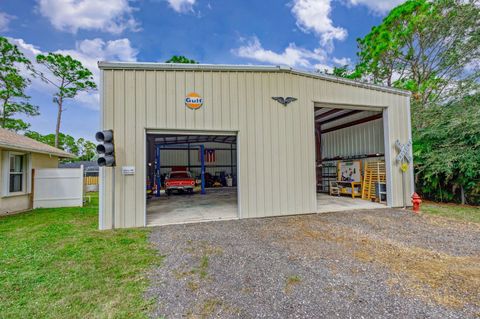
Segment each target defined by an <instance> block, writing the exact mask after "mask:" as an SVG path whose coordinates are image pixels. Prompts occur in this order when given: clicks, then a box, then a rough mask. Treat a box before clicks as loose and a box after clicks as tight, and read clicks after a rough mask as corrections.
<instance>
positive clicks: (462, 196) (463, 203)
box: [460, 185, 466, 205]
mask: <svg viewBox="0 0 480 319" xmlns="http://www.w3.org/2000/svg"><path fill="white" fill-rule="evenodd" d="M460 197H461V201H462V205H465V202H466V201H465V189H463V185H460Z"/></svg>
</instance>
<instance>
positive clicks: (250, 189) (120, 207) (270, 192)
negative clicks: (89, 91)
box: [100, 65, 413, 228]
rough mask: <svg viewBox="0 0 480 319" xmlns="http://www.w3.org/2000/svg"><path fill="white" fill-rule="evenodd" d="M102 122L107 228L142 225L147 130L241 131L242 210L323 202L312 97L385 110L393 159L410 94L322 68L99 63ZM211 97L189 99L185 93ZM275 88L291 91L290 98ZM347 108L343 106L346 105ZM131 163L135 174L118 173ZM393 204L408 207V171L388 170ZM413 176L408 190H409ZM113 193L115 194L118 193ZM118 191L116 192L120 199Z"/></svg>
mask: <svg viewBox="0 0 480 319" xmlns="http://www.w3.org/2000/svg"><path fill="white" fill-rule="evenodd" d="M102 83H103V85H102V86H103V87H102V92H101V94H102V123H101V125H102V128H103V129H113V130H114V132H115V147H116V163H117V166H118V168H117V169H115V174H116V176H115V183H114V184H113V183H112V173H113V171H114V170H113V169H112V168H103V169H102V170H103V172H102V174H101V175H102V179H101V183H102V194H103V195H102V196H101V212H102V214H101V218H102V219H101V220H100V225H101V227H102V228H111V227H112V210H114V216H115V217H114V218H115V227H133V226H144V225H145V206H144V205H145V174H144V171H145V130H151V129H153V130H155V129H159V130H170V131H178V132H181V131H193V132H195V131H198V130H200V131H201V130H204V131H210V132H219V133H222V132H232V131H233V132H237V137H238V144H237V147H238V154H237V156H238V163H239V167H238V169H239V174H238V175H239V176H238V183H239V211H240V217H241V218H249V217H262V216H277V215H290V214H301V213H312V212H315V211H316V204H317V202H316V192H315V140H314V104H315V103H316V102H318V103H330V104H332V105H346V106H348V107H349V108H355V107H356V106H368V107H371V108H374V109H378V110H379V111H383V112H384V117H385V119H384V121H386V122H385V123H387V126H388V130H389V131H388V134H387V135H388V136H387V139H386V141H385V145H386V147H385V148H386V152H387V153H388V156H386V160H387V162H388V163H391V164H393V163H394V155H395V154H396V150H395V148H394V147H395V146H394V142H395V139H396V138H399V139H400V140H401V141H405V140H406V139H407V138H408V137H409V135H410V133H409V111H408V109H409V104H408V103H409V102H408V101H409V97H408V95H405V94H397V93H392V92H384V91H380V90H376V89H370V88H364V87H358V86H355V85H349V84H344V83H338V82H336V81H334V80H327V79H324V78H318V77H315V76H307V75H301V74H294V73H290V72H281V71H277V72H273V71H228V70H225V71H216V70H214V71H211V70H201V69H198V70H195V69H192V70H188V69H185V70H181V69H174V68H172V69H169V70H166V69H155V68H154V67H145V68H143V67H142V66H141V65H139V66H138V67H136V68H135V69H133V68H120V67H118V68H114V67H112V68H111V69H109V68H108V66H104V67H103V71H102ZM189 92H197V93H199V94H201V95H202V97H203V98H204V105H203V107H202V108H201V109H198V110H191V109H188V108H187V107H185V104H184V99H185V95H186V94H187V93H189ZM272 96H283V97H286V96H293V97H296V98H297V99H298V100H297V101H295V102H293V103H291V104H289V105H288V106H287V107H285V106H283V105H281V104H279V103H278V102H276V101H274V100H272ZM339 107H340V106H339ZM124 165H125V166H127V165H128V166H130V165H133V166H135V167H136V170H137V173H136V174H135V175H131V176H123V175H122V174H121V166H124ZM388 174H389V175H388V176H389V180H390V181H391V184H392V185H391V190H392V194H391V198H390V201H389V202H390V203H391V206H401V205H402V204H401V203H402V199H401V174H400V171H399V169H398V170H397V169H393V168H392V169H391V171H390V172H389V173H388ZM411 178H412V177H411V176H410V175H409V176H408V177H407V184H408V185H407V193H411V192H412V188H411V186H410V185H412V184H413V183H410V179H411ZM113 194H115V195H113ZM113 196H114V200H113Z"/></svg>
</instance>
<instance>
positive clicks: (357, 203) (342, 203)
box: [317, 193, 386, 213]
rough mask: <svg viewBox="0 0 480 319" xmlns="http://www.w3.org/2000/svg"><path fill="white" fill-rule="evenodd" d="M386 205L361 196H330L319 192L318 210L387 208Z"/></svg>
mask: <svg viewBox="0 0 480 319" xmlns="http://www.w3.org/2000/svg"><path fill="white" fill-rule="evenodd" d="M385 207H386V205H384V204H379V203H374V202H371V201H368V200H363V199H360V198H355V199H354V198H351V197H350V196H330V195H328V194H324V193H317V212H318V213H329V212H340V211H347V210H357V209H375V208H385Z"/></svg>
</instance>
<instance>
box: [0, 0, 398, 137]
mask: <svg viewBox="0 0 480 319" xmlns="http://www.w3.org/2000/svg"><path fill="white" fill-rule="evenodd" d="M401 2H403V0H286V1H282V0H263V1H262V0H135V1H129V0H108V1H99V0H30V1H12V0H2V1H1V2H0V33H1V34H2V35H3V36H6V37H8V38H10V40H11V41H13V42H15V43H16V44H17V45H18V46H19V48H20V49H22V50H23V51H24V53H25V54H26V55H27V56H29V57H30V58H32V59H33V58H34V56H35V55H36V54H38V53H40V52H61V53H64V54H70V55H72V56H73V57H75V58H77V59H78V60H80V61H82V63H83V64H84V65H85V66H87V67H89V68H90V69H91V70H92V72H94V74H95V78H96V80H98V69H97V68H96V61H98V60H110V61H114V60H118V61H149V62H164V61H165V60H166V59H168V58H169V57H171V56H172V55H185V56H187V57H189V58H192V59H195V60H197V61H199V62H201V63H226V64H273V65H288V66H291V67H294V68H298V69H304V70H325V69H327V68H331V67H332V66H334V65H341V64H344V63H350V64H353V63H354V62H355V59H356V57H355V53H356V39H357V38H358V37H362V36H364V35H365V34H367V33H368V31H369V30H370V29H371V27H372V26H374V25H377V24H379V23H380V22H381V20H382V18H383V17H384V16H385V14H387V13H388V11H389V10H390V9H391V8H392V7H394V6H395V5H398V4H399V3H401ZM52 92H53V90H52V88H51V87H49V86H48V85H46V84H45V83H42V82H40V81H39V80H33V82H32V85H31V86H30V88H29V90H28V93H29V94H30V96H31V97H32V100H31V101H32V102H33V103H34V104H37V105H39V106H40V112H41V115H40V116H37V117H34V118H29V119H28V121H29V122H30V123H31V124H32V127H31V129H33V130H36V131H39V132H41V133H43V134H47V133H51V132H53V131H54V127H55V118H56V108H55V106H54V105H53V103H52V102H51V101H52V98H51V94H52ZM98 108H99V106H98V92H90V93H84V94H82V95H81V96H79V97H78V98H77V99H76V100H74V101H73V100H72V101H68V102H67V103H66V111H65V112H64V113H63V120H62V131H63V132H64V133H67V134H71V135H73V136H75V137H77V138H78V137H85V138H88V139H92V140H93V135H94V132H95V131H96V130H97V129H98V127H99V112H98Z"/></svg>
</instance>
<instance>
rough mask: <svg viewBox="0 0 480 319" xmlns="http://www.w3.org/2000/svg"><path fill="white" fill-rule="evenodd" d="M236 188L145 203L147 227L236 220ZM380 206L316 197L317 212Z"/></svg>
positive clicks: (218, 189)
mask: <svg viewBox="0 0 480 319" xmlns="http://www.w3.org/2000/svg"><path fill="white" fill-rule="evenodd" d="M237 207H238V206H237V188H236V187H224V188H209V189H207V194H206V195H201V194H200V191H199V190H196V192H195V193H194V194H193V195H188V194H176V193H174V194H172V195H170V196H167V195H165V194H164V193H162V195H161V196H160V197H153V198H152V199H150V200H148V203H147V225H149V226H161V225H173V224H184V223H198V222H204V221H214V220H229V219H237V218H238V208H237ZM385 207H386V206H385V205H383V204H378V203H373V202H370V201H367V200H362V199H359V198H355V199H353V198H351V197H348V196H340V197H339V196H330V195H328V194H322V193H319V194H317V212H318V213H327V212H339V211H349V210H359V209H375V208H385Z"/></svg>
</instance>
